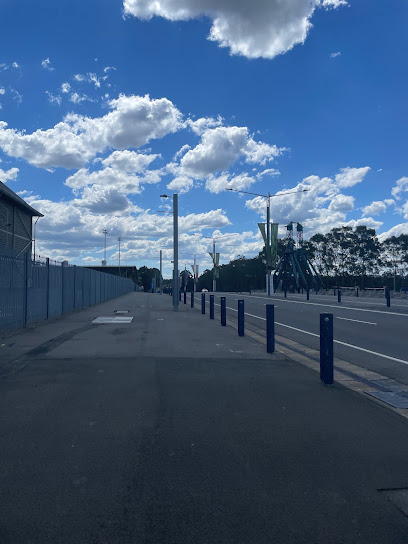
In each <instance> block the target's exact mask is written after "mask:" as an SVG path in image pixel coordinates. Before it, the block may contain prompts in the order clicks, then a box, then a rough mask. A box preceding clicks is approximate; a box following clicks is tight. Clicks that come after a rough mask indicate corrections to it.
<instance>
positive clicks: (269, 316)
mask: <svg viewBox="0 0 408 544" xmlns="http://www.w3.org/2000/svg"><path fill="white" fill-rule="evenodd" d="M274 351H275V306H274V305H273V304H267V305H266V352H267V353H273V352H274Z"/></svg>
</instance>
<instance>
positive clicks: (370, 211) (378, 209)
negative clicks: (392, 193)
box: [363, 199, 394, 216]
mask: <svg viewBox="0 0 408 544" xmlns="http://www.w3.org/2000/svg"><path fill="white" fill-rule="evenodd" d="M390 204H394V201H393V200H391V199H387V200H384V201H382V200H374V201H373V202H371V204H370V205H369V206H365V207H364V208H363V215H365V216H367V215H380V214H381V213H384V212H385V211H386V209H387V206H389V205H390Z"/></svg>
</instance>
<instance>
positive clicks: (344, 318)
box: [336, 317, 377, 325]
mask: <svg viewBox="0 0 408 544" xmlns="http://www.w3.org/2000/svg"><path fill="white" fill-rule="evenodd" d="M336 319H342V320H343V321H353V322H354V323H365V324H366V325H377V323H371V321H359V320H358V319H349V318H348V317H336Z"/></svg>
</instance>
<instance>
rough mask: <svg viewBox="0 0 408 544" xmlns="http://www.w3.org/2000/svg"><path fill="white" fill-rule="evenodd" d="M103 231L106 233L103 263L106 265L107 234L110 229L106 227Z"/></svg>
mask: <svg viewBox="0 0 408 544" xmlns="http://www.w3.org/2000/svg"><path fill="white" fill-rule="evenodd" d="M102 233H103V234H104V235H105V242H104V251H103V261H102V265H104V266H106V235H107V234H108V231H107V230H106V229H103V231H102Z"/></svg>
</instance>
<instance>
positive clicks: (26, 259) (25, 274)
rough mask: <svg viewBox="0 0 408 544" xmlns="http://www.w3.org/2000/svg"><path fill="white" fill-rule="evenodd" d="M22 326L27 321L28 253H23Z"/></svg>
mask: <svg viewBox="0 0 408 544" xmlns="http://www.w3.org/2000/svg"><path fill="white" fill-rule="evenodd" d="M24 283H25V286H24V287H25V288H24V327H26V326H27V321H28V253H27V252H26V253H24Z"/></svg>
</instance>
